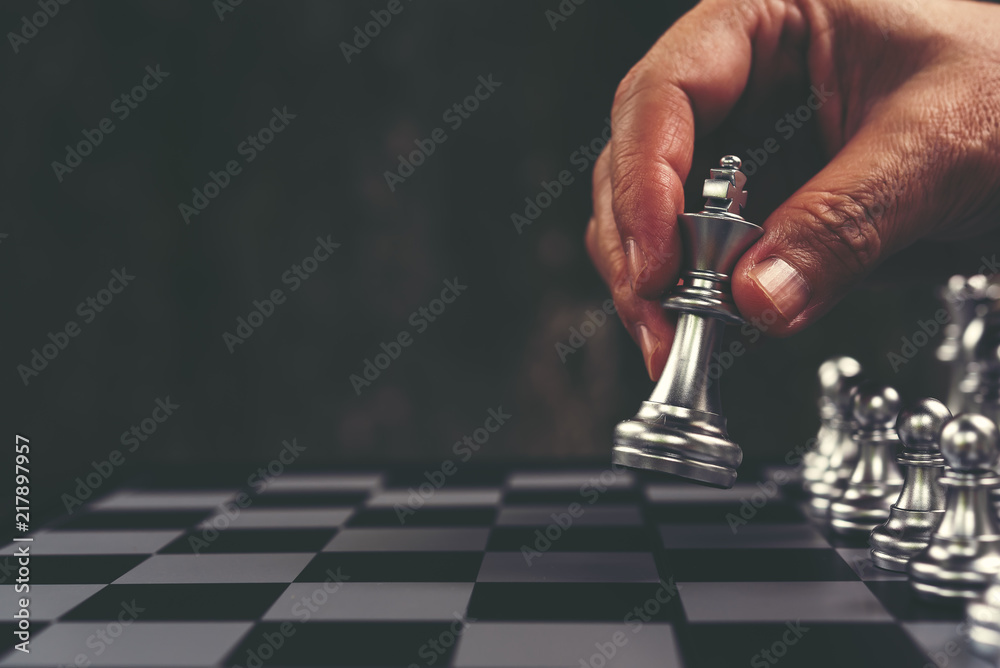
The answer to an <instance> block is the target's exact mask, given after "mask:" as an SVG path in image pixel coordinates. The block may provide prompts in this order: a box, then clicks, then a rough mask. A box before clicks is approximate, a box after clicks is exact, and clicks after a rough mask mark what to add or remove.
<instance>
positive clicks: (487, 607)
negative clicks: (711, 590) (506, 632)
mask: <svg viewBox="0 0 1000 668" xmlns="http://www.w3.org/2000/svg"><path fill="white" fill-rule="evenodd" d="M662 586H663V585H661V584H660V583H658V582H656V583H634V582H629V583H589V582H588V583H575V582H573V583H569V582H530V583H528V582H477V583H476V586H475V587H474V588H473V590H472V597H471V598H470V600H469V608H468V613H467V615H466V616H467V617H468V618H470V619H475V620H507V621H605V622H618V623H623V620H626V618H628V617H629V615H632V616H633V618H636V619H638V617H636V615H645V616H646V620H647V621H654V620H655V621H681V620H683V619H684V613H683V611H682V608H681V603H680V598H679V597H677V596H674V597H673V598H672V599H669V600H668V601H667V602H666V603H662V602H661V601H660V600H659V599H657V598H656V595H657V593H658V591H660V592H661V591H662ZM661 596H662V594H661ZM651 601H652V603H650V602H651ZM647 604H648V605H647ZM644 608H645V611H643V609H644ZM637 609H638V610H637ZM653 610H655V612H651V611H653Z"/></svg>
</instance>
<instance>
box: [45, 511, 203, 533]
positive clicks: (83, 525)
mask: <svg viewBox="0 0 1000 668" xmlns="http://www.w3.org/2000/svg"><path fill="white" fill-rule="evenodd" d="M213 512H215V511H214V510H153V511H145V510H139V511H135V512H119V511H113V512H112V511H104V510H102V511H98V512H88V513H83V514H81V515H74V516H71V517H70V518H69V519H68V520H66V521H64V522H60V523H59V528H60V529H143V530H147V531H148V530H150V529H187V528H188V527H192V526H195V525H197V524H198V523H199V522H201V521H202V520H204V519H205V518H206V517H208V516H209V515H211V514H212V513H213Z"/></svg>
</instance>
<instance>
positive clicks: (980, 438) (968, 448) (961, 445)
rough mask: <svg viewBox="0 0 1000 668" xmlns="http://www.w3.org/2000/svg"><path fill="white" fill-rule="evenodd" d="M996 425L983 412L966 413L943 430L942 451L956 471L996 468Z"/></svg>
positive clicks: (951, 420) (955, 418) (949, 421)
mask: <svg viewBox="0 0 1000 668" xmlns="http://www.w3.org/2000/svg"><path fill="white" fill-rule="evenodd" d="M997 439H998V434H997V426H996V425H995V424H993V420H991V419H989V418H988V417H984V416H982V415H975V414H972V413H963V414H962V415H958V416H956V417H953V418H952V419H950V420H948V422H946V423H945V425H944V428H943V429H942V430H941V454H942V455H944V458H945V460H946V461H947V462H948V466H950V467H951V468H953V469H954V470H956V471H975V470H977V469H989V468H993V467H994V466H995V465H996V463H997V455H998V452H997Z"/></svg>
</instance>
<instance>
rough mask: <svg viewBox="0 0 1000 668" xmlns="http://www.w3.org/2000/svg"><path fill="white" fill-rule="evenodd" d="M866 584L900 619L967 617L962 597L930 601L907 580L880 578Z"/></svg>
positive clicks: (958, 620)
mask: <svg viewBox="0 0 1000 668" xmlns="http://www.w3.org/2000/svg"><path fill="white" fill-rule="evenodd" d="M865 585H867V587H868V589H870V590H871V592H872V593H873V594H875V598H877V599H878V600H879V601H880V602H881V603H882V605H883V606H885V609H886V610H888V611H889V613H890V614H891V615H892V616H893V617H895V618H896V619H898V620H901V621H904V622H924V621H954V622H960V621H962V620H964V619H965V601H964V600H962V599H960V600H957V601H940V602H934V603H930V602H928V601H925V600H923V599H921V598H920V597H919V596H917V595H916V593H914V591H913V587H912V586H911V585H910V583H909V581H906V580H878V581H870V582H866V583H865Z"/></svg>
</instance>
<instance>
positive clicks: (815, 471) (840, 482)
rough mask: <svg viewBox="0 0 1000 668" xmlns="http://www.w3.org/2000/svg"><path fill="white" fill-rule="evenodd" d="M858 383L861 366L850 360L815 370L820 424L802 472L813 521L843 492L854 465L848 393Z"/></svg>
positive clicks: (828, 363) (832, 361) (842, 359)
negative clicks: (817, 371)
mask: <svg viewBox="0 0 1000 668" xmlns="http://www.w3.org/2000/svg"><path fill="white" fill-rule="evenodd" d="M860 379H861V365H860V364H859V363H858V361H857V360H855V359H854V358H853V357H833V358H831V359H828V360H827V361H825V362H823V364H821V365H820V367H819V382H820V390H821V393H822V396H821V397H820V420H821V423H820V428H819V433H818V434H817V435H816V448H815V449H814V450H811V451H810V452H809V453H807V456H806V457H804V458H803V463H804V465H805V466H804V469H803V472H802V477H803V487H804V488H805V491H806V492H807V493H808V494H809V497H810V498H809V506H808V507H809V512H810V513H811V514H813V515H814V516H816V517H826V513H827V511H828V510H829V509H830V501H831V500H832V499H835V498H837V497H838V496H840V494H841V493H842V492H843V491H844V485H845V484H846V482H847V479H848V478H850V476H851V472H852V471H853V470H854V464H855V463H856V461H857V455H858V448H857V445H855V443H854V439H853V437H852V432H853V430H854V419H853V416H852V415H851V390H853V389H854V388H855V387H856V386H857V384H858V383H859V382H860Z"/></svg>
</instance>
